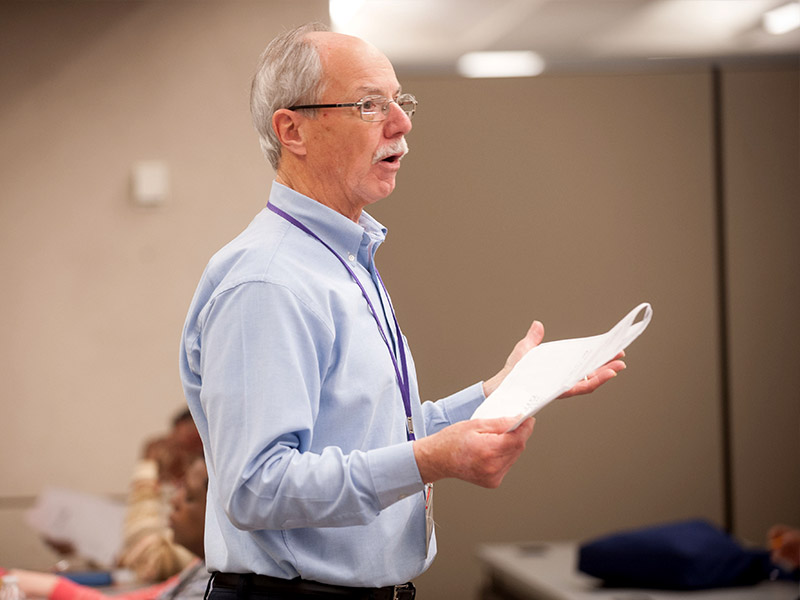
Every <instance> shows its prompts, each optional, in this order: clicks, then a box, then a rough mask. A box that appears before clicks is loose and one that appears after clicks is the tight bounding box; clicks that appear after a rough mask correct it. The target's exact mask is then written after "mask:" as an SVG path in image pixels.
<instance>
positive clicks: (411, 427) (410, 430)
mask: <svg viewBox="0 0 800 600" xmlns="http://www.w3.org/2000/svg"><path fill="white" fill-rule="evenodd" d="M406 420H407V421H408V433H410V434H411V435H414V421H413V419H412V418H411V417H408V418H407V419H406Z"/></svg>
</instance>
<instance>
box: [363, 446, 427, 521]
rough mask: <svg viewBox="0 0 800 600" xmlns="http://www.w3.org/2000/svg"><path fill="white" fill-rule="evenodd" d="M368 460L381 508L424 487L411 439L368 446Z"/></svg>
mask: <svg viewBox="0 0 800 600" xmlns="http://www.w3.org/2000/svg"><path fill="white" fill-rule="evenodd" d="M368 460H369V468H370V473H371V474H372V484H373V485H374V486H375V492H376V494H377V496H378V502H379V503H380V507H381V509H384V508H387V507H388V506H391V505H392V504H394V503H395V502H397V501H399V500H403V499H404V498H407V497H408V496H410V495H411V494H415V493H417V492H421V491H422V490H423V489H424V487H425V486H424V484H423V483H422V476H421V475H420V474H419V468H418V467H417V460H416V459H415V458H414V447H413V444H411V443H410V442H406V443H403V444H395V445H393V446H387V447H385V448H376V449H375V450H371V451H370V452H369V453H368Z"/></svg>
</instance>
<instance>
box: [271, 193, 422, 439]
mask: <svg viewBox="0 0 800 600" xmlns="http://www.w3.org/2000/svg"><path fill="white" fill-rule="evenodd" d="M267 208H268V209H269V210H271V211H272V212H274V213H275V214H276V215H278V216H279V217H282V218H284V219H286V220H287V221H288V222H289V223H291V224H292V225H294V226H295V227H297V228H298V229H300V230H301V231H304V232H305V233H307V234H308V235H310V236H311V237H313V238H314V239H315V240H317V241H318V242H319V243H321V244H322V245H323V246H325V247H326V248H327V249H328V250H330V252H331V254H333V255H334V256H335V257H336V258H338V259H339V262H340V263H342V266H344V268H345V269H347V272H348V273H350V277H352V278H353V281H355V282H356V284H357V285H358V287H359V288H361V295H362V296H364V300H366V301H367V305H368V306H369V310H370V312H371V313H372V317H373V318H374V319H375V324H376V325H377V326H378V331H379V332H380V334H381V337H382V338H383V342H384V344H386V348H387V350H389V357H390V358H391V359H392V365H394V373H395V375H396V376H397V384H398V385H399V386H400V395H401V396H402V398H403V408H404V409H405V412H406V422H407V423H408V430H407V433H408V439H409V441H413V440H415V439H416V438H415V437H414V421H413V419H412V417H411V391H410V387H409V382H408V364H407V363H406V351H405V344H403V335H402V334H401V333H400V324H399V323H398V322H397V316H396V315H395V314H394V308H393V307H392V301H391V300H389V292H388V291H387V290H386V286H385V285H384V283H383V279H381V274H380V273H378V269H377V267H376V268H375V274H376V275H377V276H378V281H379V282H380V284H381V287H382V288H383V291H384V293H385V294H386V298H387V300H388V303H389V311H390V312H391V313H392V319H393V320H394V328H395V333H396V335H397V349H398V352H399V353H400V366H398V364H397V358H396V357H395V354H394V351H393V350H392V344H391V343H390V342H389V338H388V337H387V336H386V332H385V331H384V330H383V326H382V325H381V320H380V317H378V312H377V311H376V310H375V307H374V306H373V305H372V301H371V300H370V299H369V295H368V294H367V290H365V289H364V286H363V285H362V284H361V281H359V279H358V277H357V276H356V274H355V272H354V271H353V269H351V268H350V265H348V264H347V263H346V262H345V260H344V258H342V257H341V256H339V254H338V253H337V252H336V250H334V249H333V248H331V247H330V246H329V245H328V244H327V243H326V242H325V241H324V240H323V239H322V238H320V237H319V236H318V235H317V234H316V233H314V232H313V231H311V230H310V229H309V228H308V227H306V226H305V225H303V223H301V222H300V221H298V220H297V219H295V218H294V217H293V216H292V215H290V214H288V213H286V212H284V211H282V210H281V209H280V208H278V207H277V206H274V205H272V204H269V203H267ZM401 371H402V373H401Z"/></svg>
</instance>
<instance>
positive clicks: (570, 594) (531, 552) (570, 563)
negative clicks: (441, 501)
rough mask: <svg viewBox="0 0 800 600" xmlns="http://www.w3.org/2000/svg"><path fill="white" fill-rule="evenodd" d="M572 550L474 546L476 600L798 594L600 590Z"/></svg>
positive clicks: (565, 545)
mask: <svg viewBox="0 0 800 600" xmlns="http://www.w3.org/2000/svg"><path fill="white" fill-rule="evenodd" d="M577 551H578V544H576V543H574V542H554V543H550V542H547V543H522V544H486V545H482V546H480V547H479V548H478V552H477V554H478V558H479V560H480V561H481V564H482V566H483V569H484V572H485V573H486V574H487V578H486V579H487V583H486V585H485V587H484V589H483V590H482V592H481V598H482V600H674V599H676V598H681V599H684V600H689V599H691V600H796V599H797V598H798V592H800V589H799V588H798V584H797V583H792V582H790V581H764V582H762V583H760V584H758V585H755V586H747V587H738V588H725V589H715V590H703V591H696V592H694V591H693V592H683V591H662V590H634V589H620V588H603V587H600V581H599V580H597V579H595V578H594V577H590V576H589V575H586V574H584V573H581V572H579V571H578V570H577V569H576V567H575V565H576V564H577Z"/></svg>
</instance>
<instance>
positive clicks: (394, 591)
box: [212, 573, 416, 600]
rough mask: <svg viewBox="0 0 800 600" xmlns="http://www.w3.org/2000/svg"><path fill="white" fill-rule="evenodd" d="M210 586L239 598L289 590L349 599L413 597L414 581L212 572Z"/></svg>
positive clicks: (293, 593)
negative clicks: (369, 583)
mask: <svg viewBox="0 0 800 600" xmlns="http://www.w3.org/2000/svg"><path fill="white" fill-rule="evenodd" d="M212 586H213V587H215V588H216V587H220V588H228V589H234V590H236V591H237V592H238V593H240V594H241V596H243V597H241V598H239V599H238V600H246V599H247V596H248V593H250V592H253V593H255V594H258V593H259V592H261V593H264V592H267V593H269V592H271V593H275V594H286V595H290V594H291V597H292V598H302V597H303V596H304V595H305V596H309V597H318V596H321V595H326V596H331V597H334V598H342V599H344V598H348V599H352V600H414V595H415V594H416V590H415V589H414V584H413V583H404V584H401V585H389V586H386V587H379V588H358V587H347V586H344V585H331V584H328V583H319V582H317V581H308V580H305V579H300V578H299V577H297V578H295V579H280V578H279V577H270V576H268V575H256V574H254V573H213V574H212Z"/></svg>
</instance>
